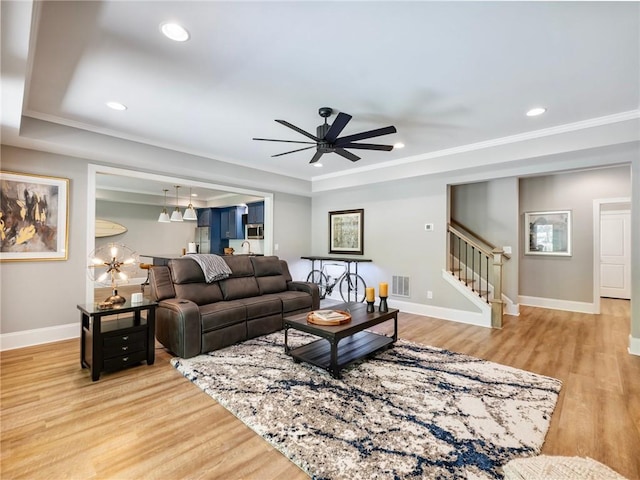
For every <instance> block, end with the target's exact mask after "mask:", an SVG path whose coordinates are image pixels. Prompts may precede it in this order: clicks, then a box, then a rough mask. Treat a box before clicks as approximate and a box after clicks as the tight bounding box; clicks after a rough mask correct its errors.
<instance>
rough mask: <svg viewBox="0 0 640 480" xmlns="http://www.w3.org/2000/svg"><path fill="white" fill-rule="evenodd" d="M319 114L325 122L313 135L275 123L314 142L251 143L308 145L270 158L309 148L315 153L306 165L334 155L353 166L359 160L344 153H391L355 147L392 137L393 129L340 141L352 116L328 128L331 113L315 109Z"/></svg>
mask: <svg viewBox="0 0 640 480" xmlns="http://www.w3.org/2000/svg"><path fill="white" fill-rule="evenodd" d="M318 114H319V115H320V116H321V117H322V118H324V123H323V124H322V125H318V127H317V128H316V134H315V135H313V134H311V133H309V132H307V131H305V130H302V129H301V128H299V127H296V126H295V125H293V124H291V123H289V122H287V121H286V120H276V122H278V123H279V124H281V125H284V126H285V127H288V128H290V129H292V130H294V131H296V132H298V133H300V134H301V135H304V136H305V137H307V138H309V139H310V140H313V141H312V142H309V141H295V140H277V139H273V138H254V140H260V141H265V142H285V143H304V144H311V146H309V147H302V148H298V149H296V150H291V151H289V152H284V153H278V154H276V155H272V157H280V156H282V155H288V154H290V153H295V152H300V151H302V150H309V149H311V148H314V147H315V149H316V153H315V154H314V155H313V157H312V158H311V161H310V162H309V163H316V162H317V161H318V160H320V157H322V155H324V154H325V153H336V154H338V155H340V156H341V157H344V158H346V159H347V160H351V161H352V162H357V161H358V160H360V157H359V156H357V155H355V154H354V153H351V152H350V151H348V150H346V149H359V150H382V151H385V152H390V151H391V150H393V145H379V144H374V143H354V142H357V141H359V140H366V139H369V138H374V137H381V136H383V135H389V134H391V133H396V132H397V130H396V127H394V126H389V127H383V128H377V129H374V130H368V131H366V132H361V133H356V134H354V135H347V136H344V137H340V134H341V133H342V130H344V128H345V127H346V126H347V124H348V123H349V121H350V120H351V118H352V117H351V115H348V114H346V113H343V112H339V113H338V115H337V116H336V118H335V120H334V121H333V123H332V124H331V125H329V124H328V123H327V118H328V117H329V116H331V115H332V114H333V109H332V108H329V107H321V108H320V109H318Z"/></svg>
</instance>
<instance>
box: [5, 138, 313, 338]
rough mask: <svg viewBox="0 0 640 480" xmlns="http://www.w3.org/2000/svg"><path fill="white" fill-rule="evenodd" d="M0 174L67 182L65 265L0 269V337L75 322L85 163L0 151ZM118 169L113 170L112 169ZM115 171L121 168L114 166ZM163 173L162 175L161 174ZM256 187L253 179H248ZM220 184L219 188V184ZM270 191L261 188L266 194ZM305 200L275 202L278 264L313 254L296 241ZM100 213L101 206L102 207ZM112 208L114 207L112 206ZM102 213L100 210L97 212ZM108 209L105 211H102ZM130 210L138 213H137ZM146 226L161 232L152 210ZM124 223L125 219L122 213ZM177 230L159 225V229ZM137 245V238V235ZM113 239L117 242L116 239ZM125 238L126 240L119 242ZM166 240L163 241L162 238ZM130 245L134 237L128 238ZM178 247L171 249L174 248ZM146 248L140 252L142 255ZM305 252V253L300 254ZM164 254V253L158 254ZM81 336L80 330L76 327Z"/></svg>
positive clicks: (80, 292)
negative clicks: (66, 251)
mask: <svg viewBox="0 0 640 480" xmlns="http://www.w3.org/2000/svg"><path fill="white" fill-rule="evenodd" d="M1 155H2V170H5V171H15V172H23V173H33V174H38V175H51V176H58V177H64V178H69V179H70V182H69V258H68V260H66V261H47V262H41V261H37V262H4V263H2V264H1V266H0V281H1V285H2V288H1V291H0V333H2V334H7V333H12V332H22V331H26V330H32V329H40V328H45V327H55V326H61V325H68V324H72V323H74V322H79V312H78V310H77V309H76V305H77V304H79V303H84V302H85V293H86V292H85V290H86V279H87V268H86V267H87V265H86V263H87V255H88V253H89V252H87V251H86V249H87V245H86V230H87V224H86V222H87V208H95V206H93V205H91V206H87V178H88V164H89V163H92V162H89V161H88V160H85V159H81V158H74V157H67V156H63V155H57V154H51V153H43V152H40V151H36V150H26V149H21V148H15V147H10V146H6V145H2V147H1ZM114 166H116V165H114ZM117 166H119V165H117ZM163 169H164V171H163ZM155 172H156V173H158V174H160V175H162V174H167V175H171V176H175V175H176V173H175V165H174V164H173V162H165V163H161V162H158V163H157V164H156V168H155ZM208 179H210V180H212V181H213V183H216V182H215V172H213V173H207V175H202V176H201V177H199V178H198V179H197V180H199V181H207V180H208ZM252 181H255V179H252ZM217 183H219V182H217ZM267 188H268V186H263V189H264V190H266V189H267ZM309 202H310V199H309V198H308V197H300V196H297V195H284V194H282V195H281V196H279V197H278V198H276V200H275V202H274V220H275V221H276V227H275V229H276V232H277V231H278V230H279V229H280V228H286V229H287V230H285V231H284V233H283V234H281V235H279V236H278V235H276V238H277V240H276V241H278V242H279V243H280V245H279V246H280V250H279V252H278V253H279V254H280V255H281V257H282V258H292V259H296V258H298V257H299V256H300V255H301V254H304V253H308V251H310V249H311V245H310V241H309V236H308V235H300V234H299V232H302V231H307V232H308V230H309V228H308V225H309V224H308V222H309V210H308V205H309ZM103 207H104V205H103ZM111 207H114V208H115V205H111ZM101 208H102V207H101ZM106 208H109V207H106ZM127 209H128V210H137V207H135V208H133V209H130V208H129V207H127ZM152 210H153V212H149V213H150V214H151V213H153V215H151V218H150V220H145V221H148V222H149V224H148V227H149V228H154V229H155V228H159V227H158V224H157V223H156V222H154V218H155V219H156V220H157V218H158V214H159V212H158V211H157V210H155V209H152ZM112 213H114V219H116V221H117V218H120V219H122V221H119V222H118V223H124V224H125V226H128V225H127V223H129V222H130V220H128V219H126V218H128V217H127V216H128V215H129V213H127V212H123V213H120V214H119V215H120V216H119V217H117V216H115V212H112ZM131 215H133V217H132V218H131V221H133V219H134V217H135V218H137V219H138V220H139V221H143V220H142V218H141V217H142V216H143V215H144V216H146V213H143V212H142V210H139V213H135V212H134V213H132V214H131ZM165 226H166V227H167V228H171V227H175V225H171V224H169V225H162V227H165ZM135 237H136V240H135V241H136V243H137V241H138V240H137V238H139V233H136V234H135ZM114 238H115V237H114ZM123 238H124V237H123ZM163 238H164V237H163ZM132 239H133V237H132ZM174 241H175V242H176V247H173V246H172V245H173V242H174ZM163 242H165V243H163V244H162V247H166V248H172V249H173V248H181V247H182V244H183V243H184V240H183V239H181V238H177V239H170V238H169V237H166V238H164V240H163ZM142 249H144V247H141V250H142ZM303 252H304V253H303ZM160 253H167V252H160ZM78 331H79V326H78Z"/></svg>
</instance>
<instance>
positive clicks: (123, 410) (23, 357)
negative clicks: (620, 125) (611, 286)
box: [0, 297, 640, 480]
mask: <svg viewBox="0 0 640 480" xmlns="http://www.w3.org/2000/svg"><path fill="white" fill-rule="evenodd" d="M97 298H98V297H97ZM602 305H603V312H604V313H603V314H601V315H586V314H578V313H568V312H560V311H554V310H546V309H537V308H530V307H522V314H521V316H520V317H505V321H504V328H503V329H502V330H491V329H486V328H481V327H474V326H468V325H463V324H458V323H453V322H447V321H443V320H436V319H431V318H427V317H421V316H417V315H409V314H401V315H400V328H399V330H400V337H401V338H405V339H408V340H411V341H415V342H420V343H425V344H430V345H434V346H438V347H442V348H447V349H450V350H453V351H457V352H462V353H466V354H469V355H473V356H476V357H480V358H484V359H487V360H491V361H494V362H498V363H502V364H505V365H511V366H513V367H517V368H521V369H524V370H529V371H532V372H536V373H540V374H543V375H548V376H552V377H555V378H558V379H560V380H562V381H563V382H564V385H563V388H562V392H561V394H560V398H559V402H558V405H557V407H556V410H555V412H554V414H553V418H552V422H551V428H550V430H549V433H548V434H547V437H546V441H545V444H544V447H543V453H544V454H548V455H569V456H573V455H579V456H589V457H591V458H594V459H596V460H598V461H600V462H603V463H605V464H607V465H609V466H610V467H612V468H614V469H615V470H617V471H618V472H619V473H621V474H622V475H625V476H626V477H628V478H629V479H640V357H637V356H632V355H629V354H628V353H627V344H628V335H629V302H627V301H621V300H604V301H603V303H602ZM79 351H80V348H79V341H78V340H69V341H64V342H57V343H52V344H48V345H42V346H36V347H29V348H23V349H19V350H12V351H7V352H3V353H2V355H1V361H0V368H1V377H0V379H1V387H2V393H1V408H2V411H1V418H0V420H1V423H0V426H1V429H2V436H1V462H2V463H1V476H2V478H3V479H5V480H7V479H14V478H26V479H58V478H73V479H141V478H145V479H146V478H162V479H181V478H190V479H192V478H193V479H195V478H217V479H240V478H243V479H293V480H296V479H304V478H307V477H306V475H305V474H304V473H303V472H302V471H301V470H299V469H298V468H297V467H296V466H295V465H293V464H292V463H291V462H290V461H289V460H287V459H286V458H285V457H284V456H283V455H282V454H280V453H279V452H278V451H276V450H275V449H273V448H272V447H271V446H270V445H269V444H268V443H267V442H266V441H264V440H262V438H260V437H259V436H258V435H256V434H254V433H253V432H252V431H251V430H250V429H249V428H248V427H246V426H245V425H244V424H243V423H242V422H240V421H239V420H237V419H236V418H235V417H234V416H233V415H231V414H230V413H229V412H228V411H226V410H225V409H224V408H223V407H221V406H220V405H218V404H217V403H216V402H214V401H213V400H212V399H211V398H210V397H208V396H207V395H206V394H204V393H203V392H202V391H201V390H200V389H199V388H197V387H196V386H195V385H193V384H191V383H190V382H189V381H187V380H186V379H185V378H183V377H182V375H180V374H179V373H178V372H177V371H176V370H175V369H174V368H172V367H171V366H170V365H169V359H170V358H171V355H170V354H169V353H168V352H166V351H165V350H164V349H163V348H162V347H160V346H158V348H157V350H156V354H157V355H156V362H155V364H154V365H152V366H146V365H140V366H137V367H133V368H130V369H128V370H124V371H120V372H117V373H112V374H103V375H102V376H101V378H100V380H99V381H98V382H92V381H91V380H90V377H89V372H88V371H87V370H83V369H81V368H80V359H79V357H80V352H79Z"/></svg>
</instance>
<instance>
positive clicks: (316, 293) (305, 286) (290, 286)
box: [287, 281, 320, 310]
mask: <svg viewBox="0 0 640 480" xmlns="http://www.w3.org/2000/svg"><path fill="white" fill-rule="evenodd" d="M287 290H293V291H296V292H305V293H308V294H309V295H311V310H318V309H319V308H320V289H319V288H318V285H317V284H315V283H312V282H298V281H291V282H287Z"/></svg>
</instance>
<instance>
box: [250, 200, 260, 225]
mask: <svg viewBox="0 0 640 480" xmlns="http://www.w3.org/2000/svg"><path fill="white" fill-rule="evenodd" d="M247 223H248V224H254V223H264V202H256V203H249V204H247Z"/></svg>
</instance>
